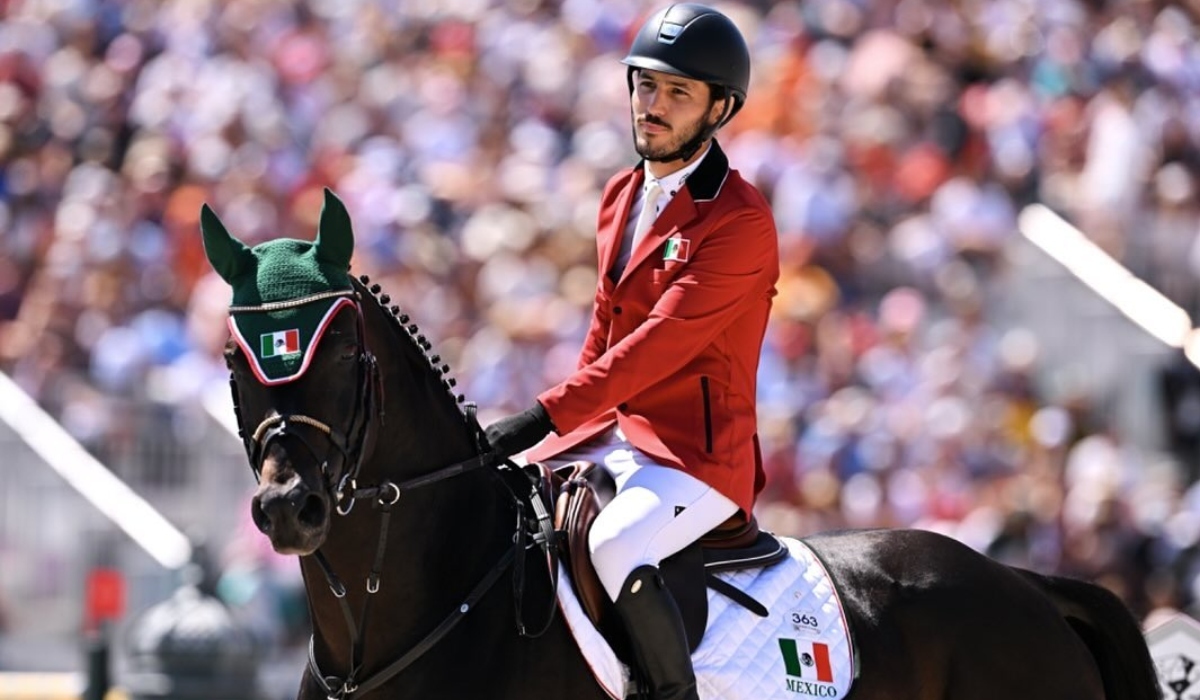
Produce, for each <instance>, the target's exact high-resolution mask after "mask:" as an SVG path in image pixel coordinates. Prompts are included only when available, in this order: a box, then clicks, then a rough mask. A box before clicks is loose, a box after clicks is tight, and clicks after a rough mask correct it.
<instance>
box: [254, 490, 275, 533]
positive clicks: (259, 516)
mask: <svg viewBox="0 0 1200 700" xmlns="http://www.w3.org/2000/svg"><path fill="white" fill-rule="evenodd" d="M250 517H251V519H253V520H254V526H255V527H257V528H258V531H259V532H261V533H263V534H270V532H271V516H269V515H267V511H265V510H263V507H262V501H260V500H259V499H257V498H255V499H254V500H253V501H251V502H250Z"/></svg>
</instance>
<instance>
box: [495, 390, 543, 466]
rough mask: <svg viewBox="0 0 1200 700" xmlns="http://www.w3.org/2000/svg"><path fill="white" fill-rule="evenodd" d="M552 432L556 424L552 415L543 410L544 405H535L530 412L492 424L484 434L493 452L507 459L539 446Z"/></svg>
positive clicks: (514, 415)
mask: <svg viewBox="0 0 1200 700" xmlns="http://www.w3.org/2000/svg"><path fill="white" fill-rule="evenodd" d="M552 430H554V424H553V423H551V422H550V415H549V414H547V413H546V409H545V408H542V404H540V403H534V404H533V408H531V409H529V410H528V411H521V412H520V413H515V414H513V415H511V416H507V417H505V418H501V419H500V420H498V421H496V422H495V423H492V424H491V425H489V426H488V427H487V430H485V431H484V434H485V435H486V436H487V441H488V444H489V445H491V446H492V449H493V450H495V451H496V452H499V453H500V454H502V455H504V456H505V457H511V456H512V455H515V454H518V453H520V452H524V451H525V450H528V449H529V448H530V447H533V446H534V445H536V444H538V443H539V442H541V440H542V438H544V437H546V436H547V435H549V434H550V431H552Z"/></svg>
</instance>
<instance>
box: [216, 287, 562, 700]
mask: <svg viewBox="0 0 1200 700" xmlns="http://www.w3.org/2000/svg"><path fill="white" fill-rule="evenodd" d="M347 294H353V296H354V297H355V298H356V303H355V309H356V310H357V313H358V323H359V340H358V376H359V381H358V391H357V393H358V398H357V401H356V405H355V412H354V415H353V416H351V420H350V424H349V427H348V429H347V430H346V431H345V432H341V431H338V430H337V429H335V428H333V427H332V426H330V425H329V424H327V423H325V422H324V421H321V420H318V419H316V418H313V417H311V416H307V415H304V414H297V413H292V414H286V415H274V416H270V417H268V418H267V419H265V420H263V421H262V422H261V423H259V425H258V427H257V428H255V430H254V432H253V433H247V432H246V430H245V428H244V423H243V420H242V411H241V404H240V400H239V399H240V397H239V392H238V388H237V383H236V381H235V380H234V379H233V377H232V376H231V378H230V382H229V384H230V389H231V392H232V395H233V406H234V415H235V417H236V419H237V424H238V432H239V434H240V435H241V437H242V442H243V444H244V446H245V448H246V455H247V457H248V458H249V461H250V467H251V469H252V470H253V472H254V478H255V481H258V480H260V478H261V475H262V461H263V460H264V459H265V457H266V453H267V447H268V446H269V445H270V443H271V442H272V441H274V440H278V439H280V438H282V437H284V436H287V437H292V438H295V439H297V440H299V441H300V443H301V444H303V445H304V447H305V449H307V450H308V451H309V453H310V454H312V456H313V457H314V458H318V459H320V458H319V457H318V453H317V451H316V450H315V449H314V448H313V446H312V445H311V444H310V443H309V442H308V440H306V439H305V438H304V436H303V435H302V434H301V433H298V432H296V430H295V427H296V426H298V425H304V426H308V427H310V428H314V429H316V430H317V431H318V432H320V433H321V434H322V435H324V436H325V437H326V439H327V441H328V443H329V445H330V446H331V447H332V448H333V450H336V451H337V452H338V453H339V454H340V455H341V456H342V458H343V464H348V465H350V468H349V469H344V470H343V472H344V473H343V474H342V476H341V477H340V478H338V479H336V483H334V482H335V478H334V475H333V473H332V471H331V469H330V467H329V458H328V455H329V454H331V451H328V450H327V452H326V455H327V456H326V457H325V458H324V459H320V462H321V473H322V476H323V479H324V481H325V487H326V489H327V491H328V492H329V495H330V497H331V498H332V499H333V502H334V504H335V509H336V511H337V513H338V515H347V514H348V513H350V511H351V510H352V509H353V508H354V505H355V503H356V502H357V501H358V500H359V499H369V500H371V502H372V505H373V507H375V508H377V509H378V510H379V511H380V522H379V535H378V538H377V541H376V547H375V557H374V560H373V562H372V566H371V570H370V573H369V574H368V576H367V581H366V590H367V593H368V596H367V597H366V599H365V600H364V602H363V607H362V612H361V614H360V615H359V617H358V620H360V621H361V622H359V623H356V622H355V616H354V614H353V611H351V610H350V604H349V602H348V601H347V598H346V586H345V584H343V583H342V581H341V579H339V578H338V576H337V574H336V573H335V572H334V570H333V567H332V566H331V565H330V564H329V561H328V559H327V558H326V557H325V556H324V554H323V553H322V552H321V551H320V550H319V549H318V550H317V551H315V552H313V553H312V554H311V555H308V556H312V557H313V559H314V560H315V561H316V562H317V564H318V565H319V566H320V568H321V571H322V573H323V574H324V575H325V580H326V583H327V584H328V585H329V589H330V591H331V592H332V593H333V595H334V597H335V598H336V599H337V601H338V604H339V607H340V609H341V612H342V617H343V618H344V619H345V622H346V628H347V632H348V633H349V636H350V645H351V647H350V648H351V668H350V671H349V672H348V673H347V674H346V675H345V676H344V677H339V676H333V675H325V674H324V673H322V672H321V669H320V668H319V666H318V664H317V659H316V651H315V638H316V637H315V634H314V635H311V636H310V637H309V645H308V667H309V671H310V674H311V675H312V677H313V678H314V679H315V680H316V682H317V684H318V685H320V687H321V690H322V691H323V692H324V693H325V695H326V697H327V698H329V700H347V699H348V698H351V697H352V696H354V695H356V694H359V693H366V692H369V691H371V690H374V689H376V688H378V687H379V686H381V685H383V684H384V683H386V682H387V681H389V680H391V679H392V678H393V677H395V676H396V675H397V674H399V673H400V672H401V671H403V670H404V669H406V668H408V667H409V666H411V665H412V664H413V663H414V662H416V661H417V660H418V659H419V658H421V656H422V655H424V654H425V653H426V652H428V651H429V650H430V649H432V648H433V647H434V646H435V645H436V644H437V643H438V642H439V641H440V640H441V639H442V638H443V637H445V636H446V635H447V634H448V633H449V632H450V631H451V630H452V629H454V627H455V626H457V625H458V623H459V622H461V621H462V619H463V618H464V617H465V616H466V615H467V613H469V612H470V611H471V610H472V609H473V608H474V607H475V605H476V604H477V603H478V602H479V601H480V600H481V599H482V598H483V596H484V595H485V594H486V593H487V592H488V591H489V590H491V588H492V587H493V586H494V585H495V584H496V582H497V581H498V580H499V579H500V577H501V576H502V575H503V574H504V572H505V571H506V570H507V569H509V568H510V567H512V566H513V564H514V563H516V565H517V566H516V569H515V570H514V573H513V596H514V599H515V604H516V608H517V616H516V618H517V629H518V633H519V634H521V635H522V636H525V637H537V636H540V635H541V634H543V633H544V632H545V631H546V630H547V629H549V627H550V624H551V623H552V622H553V620H554V614H555V610H556V608H557V600H556V597H557V596H556V595H554V594H552V595H551V600H550V602H549V609H550V612H549V614H548V615H547V616H546V622H545V625H544V626H543V627H541V628H540V629H539V630H537V631H536V632H530V631H529V630H528V629H527V627H526V625H525V622H524V616H523V613H522V600H523V594H524V573H525V564H524V561H525V553H526V551H528V550H529V549H531V548H533V547H535V546H536V547H540V548H541V550H542V553H543V555H544V556H545V558H546V564H547V567H548V574H549V576H550V579H551V582H552V588H554V589H555V590H556V589H557V585H558V556H557V547H558V539H559V534H558V533H557V532H556V531H555V530H554V525H553V518H552V517H551V515H550V513H549V510H548V508H547V507H546V505H545V503H544V502H543V500H542V498H541V495H540V493H539V488H538V487H539V484H538V481H537V479H535V478H534V477H533V476H531V475H530V474H529V473H528V472H526V471H525V470H523V469H521V468H520V467H518V466H517V465H516V464H514V463H513V462H512V461H511V460H509V459H507V458H506V457H504V456H503V455H500V454H498V453H496V452H493V451H490V449H488V446H487V441H486V438H485V437H484V432H483V429H482V428H481V427H480V425H479V422H478V420H477V418H476V407H475V405H474V404H467V405H466V406H465V410H464V418H465V419H466V421H467V424H468V428H469V429H470V431H471V434H472V435H473V436H474V439H475V443H476V447H477V449H478V450H479V453H478V454H476V455H475V456H474V457H471V458H469V459H465V460H462V461H460V462H455V463H453V464H450V465H448V466H445V467H442V468H440V469H437V470H435V471H433V472H430V473H428V474H424V475H421V476H417V477H414V478H411V479H406V480H404V481H401V482H393V481H388V480H384V481H382V482H380V483H379V484H378V485H377V486H368V487H361V486H359V485H358V479H359V473H360V471H361V469H362V465H363V461H364V457H365V454H364V453H365V449H364V447H365V444H366V442H367V438H368V433H369V431H370V430H371V427H372V425H373V422H372V421H371V420H370V417H371V415H372V413H373V412H374V411H375V410H378V412H379V417H380V423H382V422H383V420H384V413H383V401H382V393H383V387H382V382H381V377H380V374H379V366H378V362H377V361H376V358H375V355H373V354H372V353H371V352H370V351H369V350H368V349H367V347H366V344H365V337H366V336H365V333H364V332H363V327H364V321H363V315H362V309H361V307H360V306H359V304H358V301H357V299H358V294H357V292H348V293H347ZM268 310H271V307H270V305H263V306H256V307H231V308H230V312H231V313H238V312H253V311H268ZM347 436H352V437H347ZM481 468H494V469H495V474H497V475H498V476H500V477H501V478H500V479H499V481H500V483H501V484H503V485H504V487H505V491H506V492H507V494H508V495H509V497H510V498H511V500H512V503H513V505H514V506H515V508H516V511H517V521H516V526H515V532H514V534H513V546H512V547H510V548H508V549H506V550H505V553H504V555H503V556H502V557H501V558H500V560H499V561H497V562H496V563H495V564H494V565H493V566H492V568H491V569H490V570H489V571H488V572H487V574H485V575H484V576H483V578H482V579H480V580H479V582H478V583H476V585H475V587H474V588H472V589H471V591H470V592H469V593H468V594H467V596H466V598H464V599H463V601H462V603H460V604H459V605H458V606H457V607H456V608H455V609H454V610H452V611H451V612H450V613H449V614H448V615H447V616H446V617H445V618H443V620H442V621H441V623H439V624H438V625H437V626H436V627H434V629H433V630H431V631H430V632H429V633H428V634H427V635H425V637H424V638H422V639H421V641H419V642H418V643H417V644H416V645H415V646H414V647H413V648H412V649H410V650H408V651H407V652H405V653H404V654H402V655H401V656H400V657H399V658H397V659H396V660H395V661H393V662H392V663H390V664H388V665H387V666H385V667H384V668H382V669H380V670H379V671H377V672H375V673H373V674H371V675H369V676H367V677H366V678H363V679H361V680H360V679H359V678H358V676H359V674H360V673H361V671H362V668H363V664H362V657H363V647H364V642H365V637H366V634H365V630H366V622H367V619H368V616H369V613H370V605H371V600H372V599H373V598H374V594H375V593H377V592H378V591H379V587H380V576H381V572H382V568H383V562H384V557H385V554H386V551H387V540H388V530H389V525H390V521H391V512H392V506H394V505H395V504H396V503H397V502H399V500H400V497H401V496H402V495H403V494H405V493H407V492H409V491H414V490H416V489H420V488H422V487H425V486H429V485H432V484H436V483H439V482H441V481H444V480H447V479H450V478H453V477H456V476H460V475H462V474H466V473H468V472H473V471H476V470H478V469H481Z"/></svg>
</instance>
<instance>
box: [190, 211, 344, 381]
mask: <svg viewBox="0 0 1200 700" xmlns="http://www.w3.org/2000/svg"><path fill="white" fill-rule="evenodd" d="M200 229H201V231H202V233H203V235H204V252H205V254H206V255H207V256H208V261H209V263H211V264H212V266H213V269H215V270H216V271H217V274H219V275H220V276H221V278H222V279H224V280H225V281H226V282H228V283H229V286H230V287H232V288H233V300H232V302H231V303H230V306H229V332H230V334H231V335H232V336H233V338H234V340H235V342H237V344H238V346H239V347H241V349H242V352H244V353H245V354H246V357H247V358H249V359H250V366H251V368H252V369H253V371H254V374H255V376H256V377H257V378H258V381H260V382H262V383H263V384H268V385H270V384H282V383H285V382H290V381H294V380H296V379H299V378H300V377H301V376H303V374H304V372H305V370H307V369H308V366H309V364H310V363H311V362H312V356H313V351H314V349H315V348H316V347H317V343H318V342H319V341H320V339H321V337H322V336H323V335H324V333H325V330H326V329H327V328H328V327H329V324H330V322H331V321H332V320H333V318H334V317H335V316H336V315H337V314H338V312H339V311H341V310H342V309H344V308H346V307H353V308H354V309H355V311H356V313H357V312H358V304H357V302H356V301H355V295H354V288H353V286H352V284H351V281H350V272H349V270H350V256H351V254H352V253H353V252H354V234H353V231H352V230H351V226H350V215H349V213H348V212H347V211H346V207H345V205H343V204H342V202H341V200H340V199H338V198H337V196H336V195H334V194H333V192H331V191H330V190H329V189H326V190H325V204H324V206H323V208H322V209H321V219H320V224H319V225H318V229H317V237H316V239H315V240H313V241H312V242H309V241H302V240H297V239H293V238H280V239H276V240H272V241H267V242H265V243H260V244H258V245H256V246H254V247H253V248H250V247H247V246H246V244H244V243H242V242H241V241H239V240H238V239H236V238H234V237H233V236H231V235H230V234H229V232H228V231H226V230H225V226H224V225H223V224H222V223H221V221H220V220H219V219H218V218H217V215H216V214H215V213H213V211H212V209H210V208H209V207H208V205H207V204H206V205H204V207H203V208H202V209H201V210H200Z"/></svg>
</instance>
